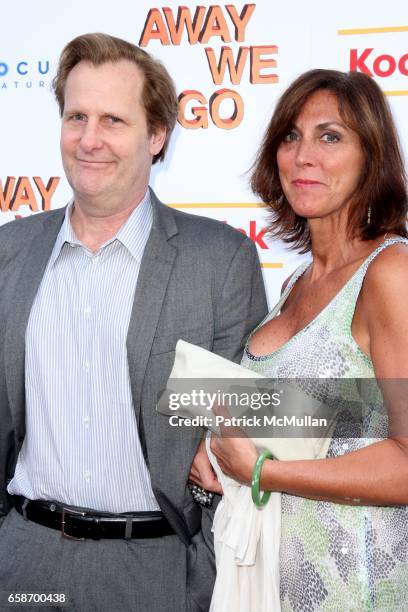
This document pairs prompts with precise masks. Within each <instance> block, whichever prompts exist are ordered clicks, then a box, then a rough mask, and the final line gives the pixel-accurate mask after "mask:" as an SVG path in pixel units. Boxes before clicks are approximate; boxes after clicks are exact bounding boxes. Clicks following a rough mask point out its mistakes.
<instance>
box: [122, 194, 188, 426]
mask: <svg viewBox="0 0 408 612" xmlns="http://www.w3.org/2000/svg"><path fill="white" fill-rule="evenodd" d="M151 200H152V205H153V226H152V231H151V234H150V237H149V240H148V242H147V244H146V247H145V251H144V254H143V258H142V263H141V266H140V271H139V277H138V281H137V288H136V294H135V300H134V303H133V308H132V314H131V317H130V323H129V331H128V336H127V355H128V363H129V375H130V380H131V383H132V393H133V402H134V408H135V411H136V416H137V418H138V420H139V415H140V402H141V391H142V384H143V378H144V375H145V371H146V366H147V361H148V359H149V354H150V349H151V347H152V343H153V339H154V335H155V332H156V328H157V324H158V320H159V316H160V312H161V309H162V304H163V300H164V296H165V295H166V289H167V284H168V282H169V278H170V274H171V270H172V267H173V263H174V259H175V257H176V249H175V248H174V247H173V246H171V245H170V244H169V243H168V242H167V241H168V240H169V238H171V236H174V235H175V234H177V226H176V223H175V220H174V217H173V213H172V211H171V210H170V209H168V208H167V207H166V206H164V204H161V203H160V202H159V200H158V199H157V198H156V196H155V195H154V193H153V192H152V191H151Z"/></svg>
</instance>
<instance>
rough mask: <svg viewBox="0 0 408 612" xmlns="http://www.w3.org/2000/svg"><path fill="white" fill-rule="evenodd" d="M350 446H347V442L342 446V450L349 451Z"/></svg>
mask: <svg viewBox="0 0 408 612" xmlns="http://www.w3.org/2000/svg"><path fill="white" fill-rule="evenodd" d="M348 447H349V445H348V444H347V442H345V443H344V444H342V445H341V448H342V449H343V450H348Z"/></svg>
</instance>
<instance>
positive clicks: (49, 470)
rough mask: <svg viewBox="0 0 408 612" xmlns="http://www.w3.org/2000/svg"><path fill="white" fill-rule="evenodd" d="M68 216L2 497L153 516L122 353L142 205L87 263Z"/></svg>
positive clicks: (147, 215) (36, 323)
mask: <svg viewBox="0 0 408 612" xmlns="http://www.w3.org/2000/svg"><path fill="white" fill-rule="evenodd" d="M71 210H72V204H71V205H70V206H69V207H68V208H67V211H66V214H65V219H64V222H63V224H62V226H61V230H60V232H59V234H58V237H57V240H56V242H55V246H54V248H53V251H52V254H51V257H50V259H49V262H48V264H47V268H46V271H45V274H44V277H43V279H42V281H41V284H40V287H39V289H38V292H37V295H36V297H35V300H34V303H33V306H32V309H31V313H30V318H29V322H28V327H27V331H26V354H25V390H26V431H27V433H26V437H25V440H24V443H23V446H22V449H21V452H20V454H19V456H18V460H17V466H16V470H15V474H14V478H13V479H12V481H11V482H10V484H9V486H8V491H9V493H11V494H18V495H23V496H25V497H27V498H29V499H48V500H56V501H59V502H63V503H65V504H70V505H74V506H82V507H87V508H93V509H95V510H101V511H108V512H131V511H150V510H157V509H159V506H158V504H157V501H156V499H155V497H154V494H153V491H152V487H151V482H150V475H149V472H148V469H147V467H146V463H145V460H144V457H143V453H142V449H141V445H140V440H139V436H138V430H137V422H136V416H135V412H134V408H133V401H132V394H131V387H130V379H129V370H128V361H127V351H126V336H127V331H128V327H129V321H130V315H131V310H132V306H133V300H134V294H135V290H136V284H137V278H138V274H139V269H140V263H141V259H142V256H143V251H144V248H145V245H146V242H147V240H148V237H149V234H150V230H151V227H152V218H153V213H152V205H151V202H150V195H149V192H147V193H146V195H145V197H144V199H143V200H142V202H141V203H140V204H139V205H138V206H137V207H136V208H135V210H134V211H133V212H132V214H131V215H130V217H129V219H128V220H127V222H126V223H125V224H124V225H123V226H122V228H121V229H120V230H119V232H118V233H117V235H116V236H115V237H114V238H112V239H111V240H109V241H107V242H106V243H105V244H104V245H103V246H102V247H101V248H100V250H99V251H98V252H97V253H92V252H90V251H89V250H88V249H87V248H86V247H85V246H84V245H83V244H82V243H81V242H80V241H79V240H78V239H77V238H76V236H75V234H74V231H73V228H72V226H71V223H70V214H71ZM139 314H140V316H141V317H143V313H142V312H141V313H139Z"/></svg>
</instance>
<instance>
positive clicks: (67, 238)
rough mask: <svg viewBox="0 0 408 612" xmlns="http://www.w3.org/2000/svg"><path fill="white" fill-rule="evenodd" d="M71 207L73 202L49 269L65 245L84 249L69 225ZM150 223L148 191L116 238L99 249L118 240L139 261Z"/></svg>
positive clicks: (151, 212)
mask: <svg viewBox="0 0 408 612" xmlns="http://www.w3.org/2000/svg"><path fill="white" fill-rule="evenodd" d="M73 207H74V200H71V202H70V203H69V204H68V206H67V208H66V210H65V215H64V221H63V223H62V225H61V229H60V231H59V233H58V236H57V239H56V241H55V244H54V248H53V251H52V253H51V257H50V260H49V265H50V266H51V267H52V266H53V265H54V263H55V262H56V260H57V259H58V257H59V255H60V253H61V249H62V248H63V246H64V245H65V244H69V245H70V246H71V247H76V246H79V247H83V248H85V247H84V245H83V244H82V242H81V241H80V240H78V238H77V237H76V235H75V232H74V229H73V227H72V225H71V214H72V210H73ZM152 223H153V210H152V203H151V200H150V191H149V189H148V190H147V191H146V193H145V195H144V198H143V200H142V201H141V202H140V204H138V205H137V206H136V208H135V209H134V210H133V212H132V213H131V215H130V217H129V218H128V219H127V221H126V223H125V224H124V225H122V227H121V228H120V230H119V231H118V233H117V234H116V236H114V237H113V238H111V239H110V240H108V241H107V242H105V244H103V245H102V246H101V249H103V248H104V247H105V246H107V245H108V244H110V243H111V242H113V241H114V240H118V241H119V242H120V243H121V244H123V246H124V247H126V248H127V250H128V251H129V253H130V254H131V255H132V257H134V259H136V260H137V261H140V260H141V259H142V256H143V251H144V248H145V246H146V242H147V240H148V238H149V234H150V230H151V228H152Z"/></svg>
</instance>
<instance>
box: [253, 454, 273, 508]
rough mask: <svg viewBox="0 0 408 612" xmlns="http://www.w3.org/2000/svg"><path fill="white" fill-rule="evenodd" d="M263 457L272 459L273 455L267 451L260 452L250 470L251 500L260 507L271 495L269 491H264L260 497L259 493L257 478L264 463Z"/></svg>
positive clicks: (259, 476) (258, 478)
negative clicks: (252, 469) (252, 468)
mask: <svg viewBox="0 0 408 612" xmlns="http://www.w3.org/2000/svg"><path fill="white" fill-rule="evenodd" d="M265 459H273V455H272V454H271V453H270V452H269V451H264V452H263V453H261V454H260V455H259V457H258V459H257V460H256V463H255V466H254V471H253V472H252V483H251V493H252V501H253V502H254V504H255V506H257V507H258V508H262V506H265V505H266V504H267V503H268V500H269V498H270V496H271V492H270V491H265V492H264V494H263V495H262V497H261V496H260V494H259V493H260V491H259V480H260V478H261V471H262V466H263V464H264V461H265Z"/></svg>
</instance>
